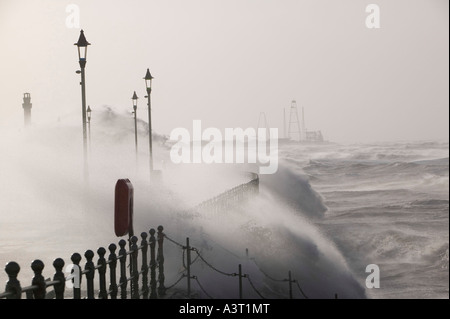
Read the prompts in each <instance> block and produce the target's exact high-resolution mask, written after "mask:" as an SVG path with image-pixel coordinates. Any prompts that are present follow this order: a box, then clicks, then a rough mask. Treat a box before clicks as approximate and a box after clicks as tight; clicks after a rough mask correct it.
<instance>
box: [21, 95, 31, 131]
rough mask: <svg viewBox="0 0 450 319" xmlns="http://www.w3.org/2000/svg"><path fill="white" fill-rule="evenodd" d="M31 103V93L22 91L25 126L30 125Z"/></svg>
mask: <svg viewBox="0 0 450 319" xmlns="http://www.w3.org/2000/svg"><path fill="white" fill-rule="evenodd" d="M32 106H33V104H32V103H31V95H30V93H24V94H23V103H22V107H23V119H24V123H25V126H28V125H30V123H31V107H32Z"/></svg>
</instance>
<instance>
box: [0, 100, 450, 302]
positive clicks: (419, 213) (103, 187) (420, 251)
mask: <svg viewBox="0 0 450 319" xmlns="http://www.w3.org/2000/svg"><path fill="white" fill-rule="evenodd" d="M94 115H95V116H96V117H95V118H96V122H95V125H94V123H93V125H92V132H90V133H92V134H91V135H90V139H89V148H88V149H89V156H88V163H89V180H88V181H86V180H85V179H84V177H83V173H82V172H83V157H82V146H81V141H82V137H81V134H80V129H79V125H78V121H76V120H75V119H74V120H73V121H72V120H71V119H70V118H69V119H62V120H60V121H58V122H57V123H48V124H45V125H43V124H42V125H39V124H36V125H33V126H32V127H30V128H28V129H10V128H2V129H1V131H0V133H1V135H0V145H1V149H2V150H5V151H2V152H1V153H0V161H1V168H0V178H1V180H2V183H1V184H0V263H2V264H3V265H5V264H6V263H7V262H9V261H12V260H14V261H16V262H18V263H19V264H20V265H21V271H20V274H19V276H18V279H19V280H20V281H21V283H22V285H23V286H26V285H29V284H30V283H31V278H32V276H33V273H32V271H31V269H30V264H31V261H32V260H34V259H41V260H42V261H43V262H44V264H45V265H46V266H45V268H44V271H43V275H44V277H46V278H47V277H51V276H52V275H53V273H54V269H53V267H52V266H51V263H52V261H53V260H54V259H55V258H58V257H61V258H63V259H64V261H65V262H66V265H68V264H69V263H70V256H71V254H72V253H73V252H79V253H80V254H82V255H83V253H84V252H85V251H86V250H87V249H92V250H93V251H94V252H96V251H97V248H98V247H100V246H103V247H108V245H109V244H110V243H112V242H114V243H117V242H118V241H119V240H120V238H117V237H116V236H115V234H114V186H115V183H116V181H117V180H118V179H121V178H129V179H130V181H131V182H132V183H133V186H134V195H135V199H134V217H133V218H134V230H135V234H136V235H138V237H139V236H140V234H141V232H147V233H148V231H149V230H150V228H157V227H158V225H163V226H164V232H165V234H166V235H167V238H170V239H171V240H168V239H167V240H165V243H164V245H165V246H164V253H165V259H164V260H165V265H164V271H165V285H166V287H170V288H171V289H168V295H169V296H172V298H177V297H180V298H182V297H185V292H186V278H183V274H184V273H185V271H186V262H187V260H186V253H185V251H184V249H181V246H183V245H184V244H185V243H186V238H187V237H189V239H190V245H191V246H192V247H194V248H195V250H194V251H193V253H192V254H193V255H192V259H191V262H192V265H191V275H192V276H195V280H192V283H191V287H192V288H191V289H192V294H191V297H194V298H237V297H238V279H237V276H236V274H237V273H238V265H241V270H242V273H243V274H245V275H246V277H244V282H243V297H244V298H262V297H264V298H288V297H290V295H289V293H291V296H292V297H293V298H301V299H302V298H310V299H314V298H335V297H338V298H448V297H449V271H448V265H449V260H448V254H449V201H448V199H449V145H448V142H433V141H428V142H397V143H377V144H347V145H343V144H336V143H322V144H302V143H287V144H280V145H279V152H278V159H279V163H278V170H277V172H276V173H275V174H270V175H261V176H260V179H259V194H258V195H257V196H255V197H253V198H251V199H249V200H247V201H246V202H243V203H242V204H241V205H239V206H237V207H233V208H228V209H227V210H226V211H222V212H220V213H217V212H214V213H213V212H208V211H202V212H198V213H197V214H184V213H183V211H186V209H187V208H190V207H194V206H195V205H197V204H199V203H200V202H202V201H204V200H207V199H208V198H211V197H214V196H217V195H219V194H221V193H223V192H224V191H226V190H228V189H231V188H233V187H235V186H236V185H240V184H244V183H246V182H248V175H245V174H243V173H245V172H246V171H247V170H248V169H251V168H248V167H242V166H236V167H235V166H233V165H222V164H214V165H208V164H202V165H200V164H183V165H179V164H174V163H172V162H171V161H170V157H169V152H170V147H169V146H168V145H167V144H166V143H165V139H164V138H162V137H161V136H157V135H156V134H154V139H155V142H154V145H155V148H154V160H155V165H154V166H155V168H156V169H157V170H158V171H160V172H159V173H158V176H157V177H155V176H154V177H149V166H148V148H147V147H148V131H147V130H146V129H147V126H146V124H145V123H144V122H140V123H139V130H138V131H139V133H138V134H139V136H138V137H139V143H138V146H139V148H138V149H137V150H136V149H135V144H134V126H133V122H132V121H133V120H132V117H131V116H130V115H129V114H122V113H120V112H117V111H115V110H114V109H113V108H111V107H105V108H104V109H103V110H102V111H98V113H96V114H94ZM111 127H114V130H111ZM149 180H151V182H149ZM139 238H140V237H139ZM125 239H127V238H125ZM97 258H98V257H95V258H94V261H96V260H97ZM84 262H85V261H84V260H82V262H81V263H82V264H83V263H84ZM368 265H377V266H378V268H379V275H380V276H379V283H380V286H379V288H368V287H367V286H366V278H367V277H368V276H369V275H370V273H368V272H366V267H367V266H368ZM289 276H291V279H292V286H291V287H289V281H288V279H289ZM7 279H8V278H7V276H6V273H5V272H4V271H3V270H1V271H0V281H1V282H3V283H5V282H6V281H7ZM179 279H180V280H179ZM177 280H179V282H177ZM172 286H173V288H172ZM95 289H96V291H98V285H97V284H96V286H95Z"/></svg>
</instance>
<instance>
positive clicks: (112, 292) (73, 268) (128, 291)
mask: <svg viewBox="0 0 450 319" xmlns="http://www.w3.org/2000/svg"><path fill="white" fill-rule="evenodd" d="M163 230H164V228H163V227H162V226H159V227H158V228H157V231H155V230H154V229H150V231H149V232H148V234H149V235H150V238H149V240H147V238H148V234H147V233H146V232H143V233H141V241H140V243H139V244H138V238H137V237H136V236H132V237H131V238H129V240H128V243H127V241H126V240H124V239H121V240H120V241H119V243H118V245H119V247H120V249H119V251H118V252H117V253H116V250H117V246H116V245H115V244H113V243H112V244H110V245H109V246H108V250H109V255H108V257H107V258H106V249H105V248H104V247H100V248H98V249H97V258H96V262H95V261H94V257H95V253H94V252H93V251H92V250H87V251H86V252H85V253H84V258H85V262H84V268H83V269H82V266H81V261H82V259H83V258H82V256H81V255H80V254H79V253H74V254H72V256H71V257H70V259H71V261H72V263H71V264H69V267H68V268H67V267H66V269H65V271H63V268H64V266H65V261H64V260H63V259H61V258H57V259H55V260H54V261H53V267H54V269H55V272H54V275H53V278H52V279H50V278H48V279H45V278H44V276H43V270H44V266H45V265H44V263H43V262H42V261H41V260H34V261H33V262H32V263H31V269H32V270H33V272H34V277H33V278H32V281H31V285H29V286H26V287H22V286H21V283H20V281H19V280H18V275H19V272H20V266H19V265H18V264H17V263H16V262H14V261H12V262H9V263H7V265H6V267H5V271H6V273H7V275H8V281H7V283H6V287H5V291H4V292H3V293H0V299H2V298H5V299H22V298H24V297H25V298H26V299H65V298H73V299H128V298H130V299H158V298H166V295H167V292H168V291H170V290H171V289H173V288H174V287H175V286H178V287H180V282H181V281H182V280H183V279H185V280H186V282H185V284H186V286H185V288H180V289H179V290H180V291H182V292H183V295H184V296H183V297H185V298H186V297H187V298H191V297H192V292H193V289H192V286H191V284H192V283H193V282H195V283H196V284H197V287H198V291H202V292H203V293H204V295H205V296H207V297H208V298H214V296H212V295H211V294H210V293H209V292H208V291H207V289H205V285H204V284H205V283H204V282H203V284H202V283H201V276H199V275H198V274H195V273H194V272H193V269H192V265H193V264H194V263H195V262H197V261H200V262H202V263H203V264H204V265H205V266H207V267H209V268H210V269H212V270H213V271H214V272H215V273H216V274H217V275H218V276H225V277H236V278H237V279H238V280H237V291H238V293H237V294H236V298H237V297H239V298H240V299H242V298H244V296H243V286H244V281H245V280H246V281H247V282H248V285H249V287H251V288H252V290H253V291H254V292H255V294H256V295H257V296H259V297H260V298H263V299H266V297H265V296H264V293H262V292H261V291H260V290H259V289H258V288H257V287H256V285H255V282H254V281H253V280H252V279H251V278H250V275H249V274H248V273H244V270H243V268H242V264H241V263H240V264H238V265H236V270H237V272H233V271H229V270H228V271H226V270H223V269H220V266H217V265H214V264H213V263H212V262H211V261H209V260H208V258H207V257H205V256H204V254H203V253H201V251H200V249H198V248H196V247H194V246H191V245H190V241H189V238H186V243H185V244H182V243H179V242H177V241H176V240H174V239H172V238H170V237H168V236H167V235H166V234H165V233H164V232H163ZM165 239H166V240H167V241H168V242H170V243H171V244H173V245H174V246H175V247H176V248H178V249H181V250H182V265H183V269H182V271H181V274H180V275H179V278H178V279H177V280H176V281H175V282H174V283H173V284H170V285H169V286H166V283H165V273H164V267H165V256H164V248H165V247H164V242H165ZM127 244H128V245H129V249H126V246H127ZM172 247H173V246H172ZM247 252H248V250H247ZM147 257H149V258H147ZM193 257H194V258H193ZM246 260H247V261H249V260H252V261H253V262H254V263H255V265H256V266H257V267H258V269H259V271H260V272H261V273H262V274H263V275H264V277H265V278H266V279H267V280H272V281H274V282H277V281H278V282H286V283H287V284H288V287H289V294H288V295H286V296H285V297H286V298H291V299H292V298H293V290H292V287H293V284H295V285H296V286H297V287H298V289H299V292H300V293H301V297H302V298H307V296H306V295H305V293H304V292H303V290H302V289H301V287H300V285H299V281H298V280H296V279H294V278H292V275H291V271H289V272H288V276H287V278H280V279H276V278H274V277H272V276H270V275H268V274H267V273H266V272H265V271H263V270H262V269H261V268H260V267H259V265H258V264H256V259H255V258H248V256H247V257H246ZM139 266H140V267H139ZM139 268H140V269H139ZM69 270H70V273H68V271H69ZM117 275H118V276H119V277H117Z"/></svg>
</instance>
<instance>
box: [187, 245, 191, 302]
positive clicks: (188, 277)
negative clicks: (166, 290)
mask: <svg viewBox="0 0 450 319" xmlns="http://www.w3.org/2000/svg"><path fill="white" fill-rule="evenodd" d="M186 268H187V269H186V271H187V296H188V298H191V247H190V246H189V237H187V238H186Z"/></svg>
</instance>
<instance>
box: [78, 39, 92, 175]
mask: <svg viewBox="0 0 450 319" xmlns="http://www.w3.org/2000/svg"><path fill="white" fill-rule="evenodd" d="M75 45H76V46H77V47H78V58H79V64H80V68H81V71H80V73H81V83H80V84H81V113H82V121H83V157H84V179H85V181H88V178H89V172H88V162H87V134H86V79H85V67H86V54H87V47H88V45H90V43H89V42H87V40H86V37H85V36H84V31H83V30H81V31H80V37H79V38H78V42H77V43H75ZM77 73H78V71H77Z"/></svg>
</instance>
